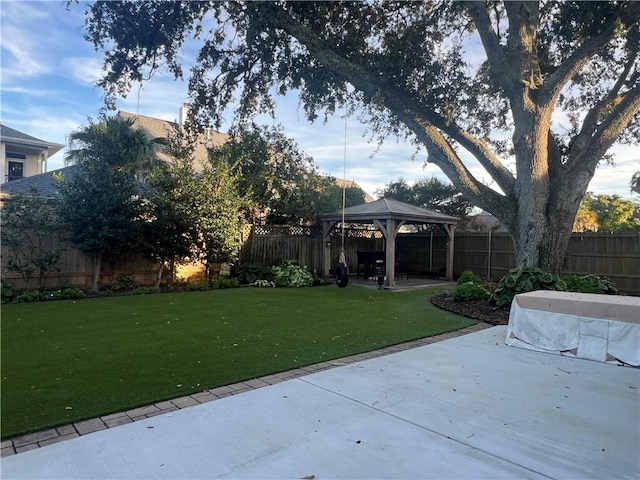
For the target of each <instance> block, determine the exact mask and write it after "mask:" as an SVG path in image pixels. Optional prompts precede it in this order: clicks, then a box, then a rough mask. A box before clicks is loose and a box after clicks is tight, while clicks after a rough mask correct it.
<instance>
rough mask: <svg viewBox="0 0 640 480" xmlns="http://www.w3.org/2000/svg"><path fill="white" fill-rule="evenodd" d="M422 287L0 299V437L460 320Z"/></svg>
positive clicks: (438, 329)
mask: <svg viewBox="0 0 640 480" xmlns="http://www.w3.org/2000/svg"><path fill="white" fill-rule="evenodd" d="M431 294H432V293H429V292H428V291H412V292H390V291H376V290H366V289H362V288H346V289H340V288H337V287H335V286H327V287H321V288H302V289H273V288H263V289H261V288H239V289H229V290H212V291H206V292H183V293H170V294H169V293H167V294H157V295H143V296H126V297H110V298H92V299H83V300H75V301H71V300H66V301H57V302H42V303H33V304H18V305H5V306H3V307H2V320H1V323H0V327H1V334H2V337H1V347H2V353H1V355H2V357H1V359H2V364H1V373H2V391H1V401H2V403H1V417H2V424H1V433H2V438H7V437H12V436H15V435H19V434H24V433H27V432H31V431H37V430H40V429H43V428H49V427H52V426H56V425H61V424H66V423H71V422H75V421H78V420H82V419H85V418H93V417H97V416H101V415H106V414H109V413H112V412H117V411H123V410H127V409H131V408H134V407H137V406H140V405H146V404H151V403H154V402H158V401H161V400H167V399H170V398H175V397H180V396H183V395H188V394H190V393H194V392H198V391H202V390H206V389H209V388H214V387H218V386H221V385H227V384H231V383H236V382H239V381H242V380H247V379H251V378H255V377H258V376H263V375H268V374H271V373H276V372H280V371H284V370H289V369H292V368H297V367H301V366H304V365H310V364H313V363H318V362H322V361H325V360H331V359H335V358H339V357H343V356H347V355H351V354H355V353H361V352H365V351H370V350H375V349H377V348H381V347H384V346H389V345H393V344H397V343H401V342H405V341H409V340H414V339H417V338H422V337H427V336H431V335H437V334H439V333H443V332H446V331H451V330H456V329H459V328H463V327H465V326H468V325H470V324H472V323H473V321H472V320H469V319H466V318H463V317H459V316H456V315H453V314H451V313H448V312H444V311H442V310H439V309H437V308H435V307H434V306H433V305H432V304H431V302H430V301H429V298H430V296H431Z"/></svg>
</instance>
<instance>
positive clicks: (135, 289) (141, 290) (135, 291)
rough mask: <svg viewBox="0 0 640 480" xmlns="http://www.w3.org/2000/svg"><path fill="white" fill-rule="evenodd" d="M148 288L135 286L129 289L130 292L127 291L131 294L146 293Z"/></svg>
mask: <svg viewBox="0 0 640 480" xmlns="http://www.w3.org/2000/svg"><path fill="white" fill-rule="evenodd" d="M149 290H150V289H149V288H147V287H136V288H134V289H133V290H131V292H129V293H130V294H131V295H146V294H147V293H149Z"/></svg>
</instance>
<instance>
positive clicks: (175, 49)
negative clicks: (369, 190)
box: [86, 1, 640, 271]
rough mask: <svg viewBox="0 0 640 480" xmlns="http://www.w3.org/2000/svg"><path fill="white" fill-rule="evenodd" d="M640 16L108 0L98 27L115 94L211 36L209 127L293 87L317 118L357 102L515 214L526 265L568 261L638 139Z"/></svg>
mask: <svg viewBox="0 0 640 480" xmlns="http://www.w3.org/2000/svg"><path fill="white" fill-rule="evenodd" d="M639 22H640V3H639V2H625V1H611V2H577V1H566V2H555V1H541V2H532V1H527V2H499V1H495V2H475V1H474V2H431V1H424V2H386V1H372V2H285V1H268V2H171V1H145V2H104V1H99V2H96V3H93V4H91V5H90V6H89V7H88V10H87V16H86V38H87V39H88V40H89V41H91V42H92V43H93V44H94V46H95V47H96V48H97V49H98V50H100V51H102V52H103V53H104V59H105V66H104V71H105V72H106V73H105V76H104V78H103V79H102V80H101V81H100V82H99V83H100V85H101V86H102V87H104V88H105V92H106V98H107V103H108V104H109V103H111V104H112V103H113V99H114V98H115V96H117V95H122V94H126V93H127V92H128V91H129V90H130V88H131V87H132V85H133V83H134V82H140V81H143V80H144V79H145V78H148V76H149V75H150V74H152V73H153V72H154V71H157V70H158V69H159V68H160V67H161V66H163V65H166V67H167V68H168V69H169V70H170V71H171V72H173V73H174V74H175V75H176V76H182V75H183V73H184V72H183V68H182V63H183V60H182V58H181V48H182V46H183V45H184V43H185V41H186V40H187V39H191V38H194V39H195V40H196V41H198V42H200V45H201V48H200V51H199V54H198V56H197V63H196V64H195V66H193V68H192V70H191V72H190V80H189V82H190V91H191V104H192V114H193V118H192V120H193V123H194V125H195V126H196V127H197V126H205V125H207V124H209V123H211V122H212V123H213V124H216V123H218V122H219V120H220V118H221V115H222V113H223V111H224V110H225V109H227V108H229V107H232V108H234V110H235V113H236V118H237V119H238V121H239V122H242V121H248V120H250V119H251V118H252V117H253V115H254V114H256V113H260V112H272V111H273V106H274V97H275V96H276V95H285V94H287V93H288V92H290V91H296V92H298V93H299V96H300V101H301V104H302V106H303V108H304V110H305V112H306V115H307V117H308V118H309V119H310V120H315V119H316V118H317V117H318V115H321V114H323V113H324V114H325V115H331V114H333V113H334V112H335V111H336V109H337V108H338V107H339V106H343V105H345V104H348V106H349V108H351V109H353V110H356V109H357V110H358V111H361V112H363V113H362V116H363V120H365V121H366V122H367V123H368V125H369V126H370V129H371V132H372V134H374V135H377V136H378V137H379V138H384V137H385V136H387V135H389V134H397V135H401V136H405V137H406V138H407V139H409V140H410V141H413V142H415V143H416V144H419V145H423V146H424V147H426V150H427V152H428V161H429V162H432V163H434V164H435V165H437V166H438V167H439V168H440V169H441V170H442V171H443V172H444V173H445V174H446V175H447V176H448V177H449V179H450V180H451V181H452V183H453V184H454V186H455V187H456V188H457V189H458V190H459V191H460V192H462V193H463V194H464V195H465V197H466V198H467V199H469V200H470V201H471V202H473V203H474V204H475V205H477V206H479V207H480V208H482V209H484V210H487V211H489V212H491V213H492V214H493V215H494V216H496V217H497V218H498V219H499V220H501V221H502V223H503V224H504V225H505V226H506V227H507V228H508V230H509V231H510V233H511V235H512V237H513V239H514V245H515V249H516V260H517V263H518V264H521V265H529V266H536V265H539V266H541V267H545V268H548V269H550V270H554V271H555V270H559V269H560V268H561V267H562V262H563V258H564V253H565V251H566V246H567V244H568V239H569V236H570V233H571V227H572V224H573V219H574V217H575V215H576V212H577V210H578V207H579V205H580V201H581V199H582V198H583V196H584V194H585V192H586V190H587V187H588V185H589V182H590V180H591V179H592V177H593V174H594V172H595V168H596V166H597V165H598V163H599V162H600V161H602V160H603V159H606V158H607V154H608V152H609V149H610V148H611V146H612V145H613V144H614V143H615V142H617V141H634V142H636V143H637V138H638V134H639V133H640V121H639V115H638V112H639V110H640V70H639V67H638V51H639V49H640V42H639V39H640V32H639ZM478 44H479V45H481V46H482V50H480V48H479V47H478ZM558 118H566V119H567V122H565V123H564V124H563V123H560V122H558ZM476 164H479V165H480V166H482V168H483V169H484V171H485V172H486V174H487V175H488V178H490V181H491V185H489V184H488V183H486V182H484V181H483V180H482V178H480V177H479V176H476V175H474V174H473V173H472V166H473V165H476Z"/></svg>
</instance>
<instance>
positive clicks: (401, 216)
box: [319, 198, 460, 224]
mask: <svg viewBox="0 0 640 480" xmlns="http://www.w3.org/2000/svg"><path fill="white" fill-rule="evenodd" d="M319 217H320V220H323V221H342V218H343V212H342V210H337V211H335V212H332V213H325V214H322V215H320V216H319ZM387 218H393V219H395V220H404V221H406V222H409V223H411V222H415V223H445V224H455V223H457V222H458V220H460V219H459V218H457V217H451V216H449V215H445V214H443V213H439V212H436V211H434V210H427V209H426V208H420V207H416V206H415V205H409V204H408V203H404V202H400V201H398V200H393V199H391V198H381V199H380V200H375V201H373V202H370V203H365V204H362V205H356V206H353V207H349V208H345V209H344V220H345V221H346V222H352V223H359V222H360V223H371V222H373V220H386V219H387Z"/></svg>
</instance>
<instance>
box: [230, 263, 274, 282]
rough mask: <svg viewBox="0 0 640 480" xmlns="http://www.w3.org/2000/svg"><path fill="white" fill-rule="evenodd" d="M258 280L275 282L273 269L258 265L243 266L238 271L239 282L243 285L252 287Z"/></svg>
mask: <svg viewBox="0 0 640 480" xmlns="http://www.w3.org/2000/svg"><path fill="white" fill-rule="evenodd" d="M257 280H265V281H267V282H272V281H273V271H272V270H271V267H269V266H265V265H258V264H251V263H249V264H243V265H241V266H240V268H239V269H238V281H239V282H240V283H241V284H243V285H250V284H253V283H255V282H256V281H257Z"/></svg>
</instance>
